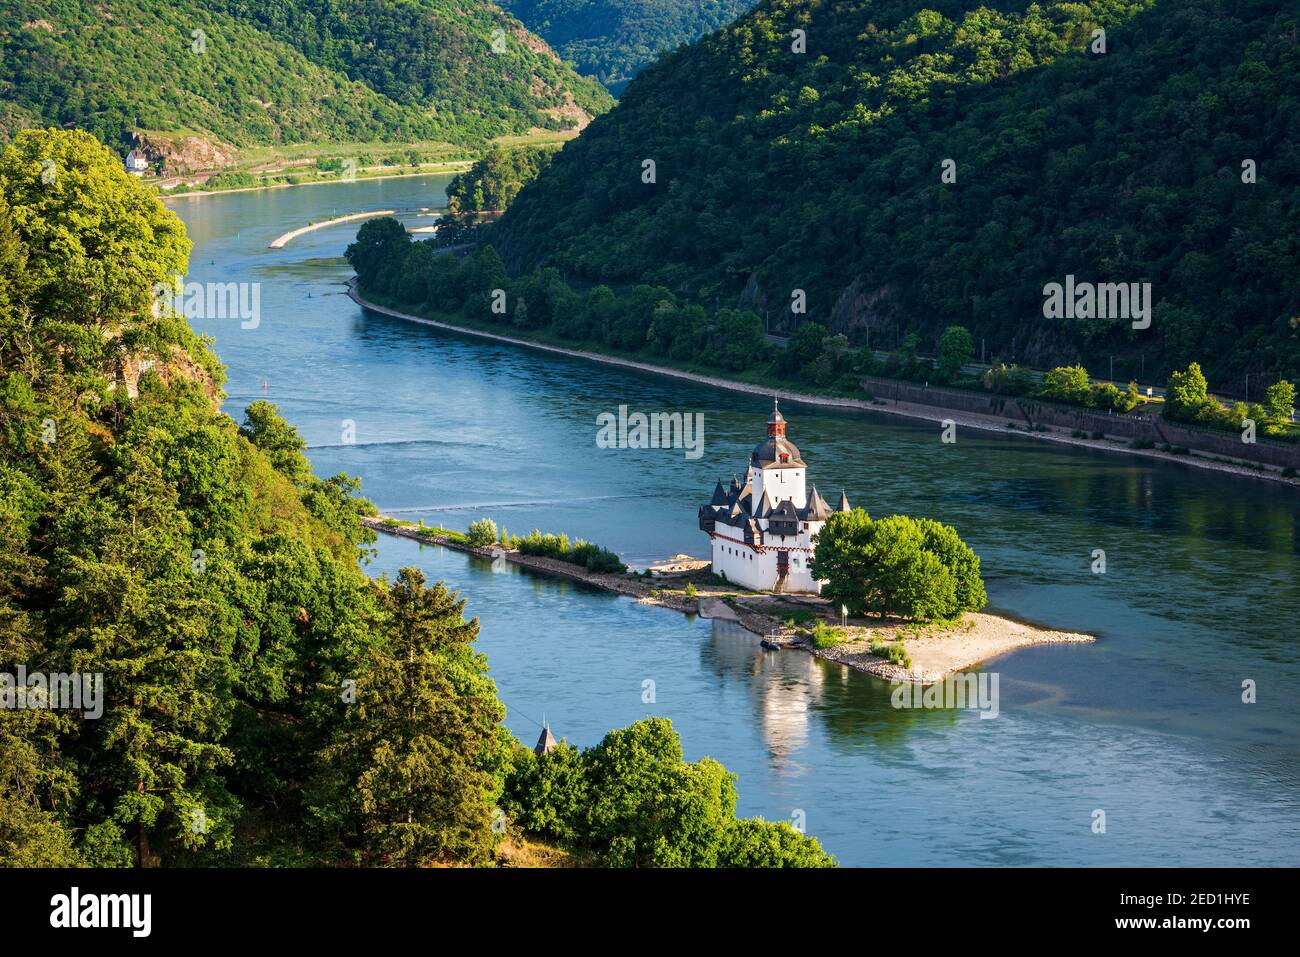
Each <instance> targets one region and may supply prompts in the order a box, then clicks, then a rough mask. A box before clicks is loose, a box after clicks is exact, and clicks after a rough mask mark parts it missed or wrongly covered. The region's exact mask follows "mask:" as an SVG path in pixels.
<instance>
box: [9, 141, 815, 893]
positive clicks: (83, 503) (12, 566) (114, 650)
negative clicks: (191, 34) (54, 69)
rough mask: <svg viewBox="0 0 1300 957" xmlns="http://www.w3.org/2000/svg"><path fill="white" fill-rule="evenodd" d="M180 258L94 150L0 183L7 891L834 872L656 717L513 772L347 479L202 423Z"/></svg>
mask: <svg viewBox="0 0 1300 957" xmlns="http://www.w3.org/2000/svg"><path fill="white" fill-rule="evenodd" d="M189 253H190V241H189V239H188V238H187V237H186V235H185V229H184V227H183V226H182V224H181V221H180V220H179V219H178V218H177V217H176V216H175V214H173V213H171V212H170V211H168V210H167V209H166V208H164V206H163V204H162V202H161V201H160V200H159V199H158V198H157V196H156V195H155V194H154V193H153V191H152V190H151V189H149V187H147V186H146V185H144V184H143V183H141V182H140V181H139V180H137V179H135V178H134V177H132V176H129V175H128V174H127V173H126V172H125V171H124V170H123V168H122V164H121V163H120V161H119V160H118V159H117V157H116V156H114V155H113V154H112V153H111V152H110V151H109V150H108V149H107V148H105V147H103V146H101V145H100V144H99V143H97V142H96V141H95V140H94V138H93V137H91V136H90V135H89V134H87V133H84V132H62V131H53V130H49V131H47V130H39V131H38V130H25V131H22V132H20V133H19V134H18V135H17V136H16V138H15V141H14V142H13V143H12V144H11V145H10V146H9V147H7V148H6V149H5V150H4V151H3V153H2V154H0V865H2V866H28V867H34V866H43V867H57V866H76V865H87V866H98V867H130V866H133V865H135V866H154V865H166V866H187V865H188V866H196V865H242V866H267V865H346V866H356V865H368V866H388V865H427V864H432V863H439V862H459V863H465V864H488V863H491V862H493V861H494V860H495V859H496V857H497V854H498V852H499V851H500V850H501V847H502V845H503V843H504V842H507V841H511V840H520V839H527V838H528V837H529V836H537V837H542V838H545V839H546V840H548V841H550V842H552V844H554V845H558V848H559V849H560V852H562V853H570V852H571V853H573V854H577V855H580V856H581V859H582V860H585V861H590V862H591V863H597V864H608V865H640V866H654V865H672V866H681V865H719V864H722V865H728V864H729V865H736V866H789V865H796V864H797V865H818V864H828V863H831V861H830V859H829V858H828V857H827V856H826V855H825V854H824V853H823V852H822V850H821V848H820V847H819V845H818V844H817V842H816V841H815V840H813V839H812V838H808V837H805V836H803V835H802V834H798V833H796V832H795V831H794V830H793V829H792V828H791V827H790V825H789V824H785V823H768V822H765V821H758V820H737V819H736V817H735V806H736V791H735V786H734V782H735V778H734V776H733V775H730V774H728V773H727V771H726V769H725V768H723V767H722V766H721V765H720V764H718V763H717V762H714V761H710V760H709V759H707V758H705V759H702V760H700V761H696V762H693V763H688V762H686V761H685V760H684V757H683V754H682V749H681V744H680V741H679V740H678V738H677V735H676V733H675V732H674V731H673V730H672V727H671V725H670V724H669V722H667V721H665V720H663V719H655V720H651V721H644V722H638V723H637V724H635V725H633V726H631V727H630V728H627V729H623V730H620V731H615V732H611V733H610V735H609V736H608V737H606V739H605V740H604V741H602V742H601V743H600V744H599V745H598V746H596V747H594V748H591V749H589V750H587V751H586V752H583V753H582V754H579V753H578V752H577V751H576V749H573V748H560V749H557V750H556V751H555V752H554V754H553V755H542V756H540V757H539V756H535V755H534V754H533V752H532V751H531V750H529V749H527V748H523V747H522V746H521V745H519V743H518V742H516V741H515V740H514V739H513V738H512V736H511V735H510V734H509V732H508V731H507V730H506V729H505V727H504V726H503V724H502V720H503V718H504V716H505V708H504V705H503V704H502V702H501V701H500V699H499V698H498V696H497V691H496V687H495V685H494V684H493V682H492V680H491V678H490V677H489V674H488V663H487V660H486V658H485V657H484V656H483V655H481V654H479V653H478V652H477V651H476V650H475V648H474V641H475V639H476V637H477V635H478V621H477V619H468V620H467V618H466V600H465V599H464V598H462V597H460V596H459V595H457V594H454V593H452V592H449V591H448V590H447V589H446V588H445V587H444V586H443V585H442V584H441V583H435V584H429V583H427V582H426V581H425V578H424V575H423V573H422V572H421V571H420V570H419V569H418V568H405V569H402V571H401V572H400V573H399V575H398V576H397V578H396V579H395V580H392V581H386V580H384V579H380V580H378V581H375V580H371V579H370V578H368V577H367V576H366V575H365V574H364V573H363V571H362V569H361V567H360V564H359V562H362V561H365V560H366V559H367V558H368V556H369V555H370V554H371V545H372V543H373V541H374V536H373V534H372V533H370V532H368V531H367V530H366V529H365V528H364V526H362V525H361V523H360V522H359V517H360V516H362V515H364V514H369V513H373V507H372V506H371V505H370V504H369V503H368V502H366V501H365V500H364V499H362V498H361V497H360V496H359V482H358V481H357V480H355V479H352V478H349V477H348V476H346V475H337V476H334V477H333V478H329V479H319V478H317V477H316V476H315V475H313V474H312V469H311V466H310V464H309V462H308V460H307V458H306V457H305V455H304V454H303V449H304V447H305V443H304V442H303V440H302V438H301V437H300V436H299V435H298V434H297V432H296V431H295V430H294V429H293V427H292V426H290V425H289V424H288V423H286V422H285V421H284V420H283V419H281V418H280V416H279V415H278V413H277V411H276V408H275V406H273V405H271V404H269V403H267V402H261V401H259V402H253V403H252V404H250V405H249V406H248V407H247V409H246V412H245V415H244V420H243V422H242V424H237V423H236V422H235V421H234V420H232V419H231V418H229V417H227V416H226V415H224V414H222V413H221V412H220V404H221V400H222V398H223V395H222V391H221V386H222V382H223V379H224V370H223V368H222V367H221V365H220V363H219V362H218V361H217V359H216V357H215V356H214V355H213V353H212V352H211V351H210V349H209V345H208V343H207V342H206V341H204V340H202V339H200V338H198V337H197V336H196V335H195V334H194V332H193V331H192V330H191V329H190V327H189V325H188V324H187V323H186V321H185V319H184V318H182V317H181V316H180V315H178V314H176V313H175V312H174V311H173V310H172V309H171V308H170V307H169V303H168V301H167V300H168V296H166V295H163V293H166V292H167V291H168V289H169V288H171V287H170V286H169V285H168V283H169V281H170V280H171V278H172V277H173V276H176V275H183V274H184V273H185V271H186V267H187V261H188V258H189ZM209 295H210V293H209ZM73 689H75V692H74V690H73Z"/></svg>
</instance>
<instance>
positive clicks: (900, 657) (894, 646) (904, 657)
mask: <svg viewBox="0 0 1300 957" xmlns="http://www.w3.org/2000/svg"><path fill="white" fill-rule="evenodd" d="M871 653H872V654H873V655H875V656H876V657H877V658H884V659H885V660H886V661H892V662H893V663H894V664H896V665H898V666H900V667H902V668H910V667H912V656H911V655H909V654H908V653H907V646H906V645H904V644H903V643H902V642H901V641H885V640H883V639H881V638H877V639H876V640H875V641H873V642H872V643H871Z"/></svg>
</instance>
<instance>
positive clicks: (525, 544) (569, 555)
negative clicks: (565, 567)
mask: <svg viewBox="0 0 1300 957" xmlns="http://www.w3.org/2000/svg"><path fill="white" fill-rule="evenodd" d="M503 544H505V545H507V546H509V547H510V548H514V549H517V550H518V551H519V552H520V553H522V554H524V555H539V556H541V557H542V558H554V559H556V560H557V561H561V562H568V563H569V564H570V565H581V566H582V567H583V568H585V569H587V571H589V572H596V573H597V574H622V573H623V572H625V571H627V566H626V565H624V564H623V560H622V559H621V558H619V557H618V556H617V555H615V554H614V553H613V552H611V551H610V550H609V549H608V548H601V547H600V546H599V545H594V544H592V543H591V542H588V541H585V540H584V539H581V538H575V539H574V540H573V541H569V536H568V535H565V534H562V533H561V534H559V535H555V534H548V533H543V532H540V531H538V530H537V529H533V530H532V531H531V532H529V533H528V534H527V535H524V536H523V537H522V538H521V537H520V536H518V535H515V536H512V537H508V538H506V539H505V540H504V542H503Z"/></svg>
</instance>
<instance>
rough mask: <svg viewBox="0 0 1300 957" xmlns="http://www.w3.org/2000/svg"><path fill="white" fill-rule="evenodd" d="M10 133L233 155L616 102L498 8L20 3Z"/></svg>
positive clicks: (567, 115) (182, 0)
mask: <svg viewBox="0 0 1300 957" xmlns="http://www.w3.org/2000/svg"><path fill="white" fill-rule="evenodd" d="M0 92H2V93H3V96H2V97H0V100H2V102H3V105H2V106H0V131H3V132H0V136H2V135H7V134H9V133H11V132H12V130H14V129H17V128H21V127H25V126H42V125H55V126H69V125H73V126H77V127H80V128H82V129H87V130H90V131H91V132H93V133H95V134H96V135H97V136H98V137H99V138H100V139H101V140H102V141H104V142H106V143H111V144H114V145H117V144H119V143H121V142H124V141H125V139H126V137H127V135H128V134H129V132H130V131H132V130H137V129H143V130H147V131H156V132H163V133H173V132H192V133H198V134H199V135H202V136H205V137H207V138H210V139H212V140H214V141H216V142H218V143H223V144H229V145H233V146H236V147H240V146H253V145H266V144H277V143H297V142H306V141H311V142H320V141H331V140H333V141H339V140H346V141H374V140H385V141H410V140H414V139H438V140H446V141H451V142H469V141H481V140H482V139H484V138H487V137H491V136H497V135H502V134H507V133H523V132H526V131H527V130H529V129H531V128H544V129H561V128H568V127H572V126H575V125H582V124H583V123H585V122H586V121H587V120H588V119H589V118H590V116H592V115H594V114H595V113H596V112H599V111H600V110H602V109H605V108H607V106H608V105H609V103H610V100H609V97H608V94H607V93H606V92H605V91H604V90H603V89H601V88H600V86H599V85H598V84H597V83H596V82H595V81H593V80H591V79H588V78H586V77H581V76H578V75H577V74H575V73H574V72H573V71H572V70H571V69H569V68H568V67H566V66H564V65H563V64H562V63H561V62H560V61H559V60H558V58H557V57H556V56H555V55H554V53H553V52H552V51H551V50H550V49H549V48H548V47H547V46H546V45H545V43H543V42H542V41H541V40H540V39H539V38H537V37H535V36H533V35H532V34H531V33H529V32H528V31H527V30H525V29H524V28H523V27H522V26H521V25H520V24H519V23H518V21H517V20H515V19H514V18H513V17H511V16H509V15H508V14H505V13H503V12H501V10H500V9H499V8H497V7H496V6H495V5H493V4H491V3H488V2H486V0H409V2H404V3H392V2H388V0H267V2H261V0H258V2H250V0H179V2H176V3H162V2H160V0H103V2H101V3H96V4H85V3H78V2H74V0H17V2H14V3H10V4H8V5H6V8H5V10H4V11H3V12H0Z"/></svg>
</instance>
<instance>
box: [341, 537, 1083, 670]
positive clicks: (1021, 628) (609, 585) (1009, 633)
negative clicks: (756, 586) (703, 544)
mask: <svg viewBox="0 0 1300 957" xmlns="http://www.w3.org/2000/svg"><path fill="white" fill-rule="evenodd" d="M362 521H363V522H364V523H365V524H366V525H367V526H369V527H370V528H372V529H374V530H375V531H377V532H383V533H385V534H389V535H397V536H400V537H403V538H412V539H415V540H416V541H419V542H423V543H425V544H429V545H439V546H442V547H444V548H451V549H454V550H456V551H462V552H466V553H469V554H472V555H477V556H479V557H480V558H484V559H490V560H492V561H505V562H510V563H511V564H514V565H518V566H520V567H521V568H524V569H527V570H529V571H531V572H535V573H537V574H541V575H550V576H554V577H559V578H566V579H569V580H571V581H576V582H581V583H582V584H584V585H588V586H590V587H592V588H599V589H601V590H603V591H608V592H613V593H615V594H619V595H627V596H629V597H631V598H633V599H635V600H636V601H637V602H639V603H641V604H645V605H658V606H660V607H663V608H673V609H676V610H677V611H682V612H685V613H687V614H698V615H701V616H702V617H705V618H722V619H730V620H732V621H736V622H739V623H740V625H742V626H743V627H744V628H746V629H747V630H749V631H751V632H753V633H755V634H756V635H759V636H761V637H762V638H763V642H764V645H765V646H766V647H769V648H789V649H796V650H801V651H807V652H810V653H811V654H814V655H816V656H817V657H819V658H825V659H826V660H828V661H834V662H836V663H838V664H841V665H845V666H847V667H849V668H852V669H854V670H856V671H862V672H865V673H867V674H870V675H875V676H876V677H877V678H884V679H887V680H890V681H909V682H913V683H916V684H934V683H936V682H939V681H943V680H944V678H945V677H946V676H948V675H950V674H952V673H953V672H957V671H962V670H964V669H966V668H971V667H974V666H975V665H977V664H979V663H980V662H983V661H987V660H989V659H990V658H996V657H997V656H999V655H1004V654H1006V653H1008V652H1011V651H1015V650H1016V649H1017V648H1025V647H1028V646H1030V645H1046V644H1061V643H1079V642H1090V641H1095V640H1096V637H1095V636H1093V635H1084V634H1078V633H1074V632H1065V631H1055V630H1052V629H1049V628H1043V627H1040V626H1039V625H1035V624H1032V623H1030V622H1025V621H1017V620H1014V619H1012V618H1007V617H1004V616H1001V615H995V614H992V613H989V612H967V613H966V614H964V615H963V616H962V617H961V619H960V620H959V621H957V622H954V623H943V624H935V625H921V624H917V623H912V622H906V621H899V620H896V619H853V620H852V621H849V622H847V623H846V624H844V625H843V630H844V632H845V634H846V638H847V640H845V641H842V642H840V643H838V644H835V645H831V646H829V647H818V646H817V645H816V644H815V643H814V642H813V640H812V634H811V630H810V629H811V625H812V624H813V623H814V622H815V621H824V622H828V623H831V624H839V621H838V620H837V616H836V610H835V608H834V607H833V606H832V605H831V603H830V602H829V601H827V600H826V599H825V598H819V597H817V596H815V595H785V594H775V593H772V592H751V591H745V590H743V589H737V588H736V587H735V586H734V585H731V584H728V583H727V582H725V581H719V580H718V579H717V577H716V576H714V575H713V574H712V573H711V572H710V571H709V563H708V562H706V561H703V560H701V559H693V558H690V557H689V556H685V555H677V556H674V557H673V558H672V559H669V560H668V561H666V562H663V563H660V564H657V565H654V566H651V567H650V568H648V569H645V570H644V571H643V572H642V573H637V572H623V573H608V574H602V573H598V572H591V571H588V570H587V569H586V568H583V567H582V566H580V565H574V564H571V563H569V562H564V561H559V560H557V559H553V558H544V557H542V556H538V555H525V554H522V553H521V552H519V551H517V550H515V549H511V548H506V547H505V546H503V545H488V546H484V547H481V548H475V547H474V546H471V545H468V544H466V543H465V542H464V541H463V540H461V539H460V538H459V537H452V536H450V535H447V534H444V533H443V532H442V531H440V530H433V529H427V528H424V527H422V526H420V525H418V524H415V523H413V522H403V521H399V520H398V519H395V518H391V517H389V516H378V517H374V518H366V519H363V520H362ZM647 573H648V574H647ZM688 588H689V592H688ZM882 641H883V642H885V647H889V646H890V645H893V644H895V643H905V647H906V650H907V654H908V657H909V658H910V662H909V663H907V664H906V665H904V664H899V663H895V662H894V661H891V660H889V659H887V658H883V657H879V656H877V655H876V654H874V653H873V652H872V650H871V649H872V644H873V643H878V642H882Z"/></svg>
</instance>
